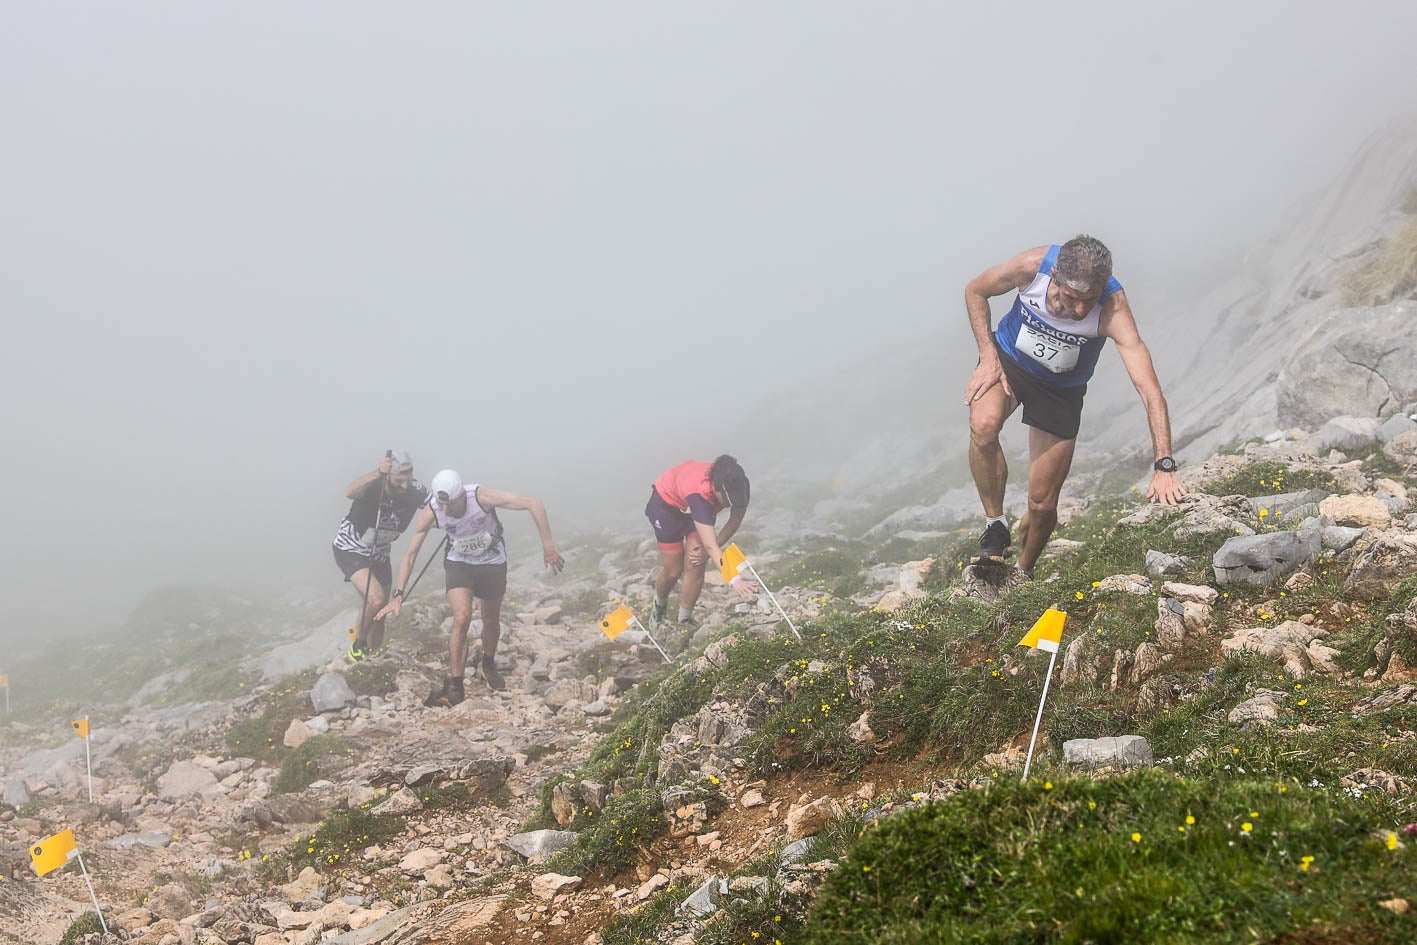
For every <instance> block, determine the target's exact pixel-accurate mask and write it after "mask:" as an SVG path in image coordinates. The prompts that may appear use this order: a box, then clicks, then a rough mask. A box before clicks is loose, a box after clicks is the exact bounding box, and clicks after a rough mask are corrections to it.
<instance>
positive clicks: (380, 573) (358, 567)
mask: <svg viewBox="0 0 1417 945" xmlns="http://www.w3.org/2000/svg"><path fill="white" fill-rule="evenodd" d="M335 564H337V565H339V569H340V570H341V571H343V572H344V579H345V580H346V581H348V580H349V579H350V578H352V577H354V575H355V574H356V573H357V572H359V571H363V570H364V569H365V568H367V567H369V556H368V555H361V554H359V553H357V552H354V551H345V550H344V549H343V548H335ZM374 580H376V581H378V582H379V583H380V584H382V585H384V590H388V589H389V585H390V584H392V583H393V582H394V569H393V566H392V565H391V564H390V563H389V559H388V558H385V559H384V560H383V561H375V562H374Z"/></svg>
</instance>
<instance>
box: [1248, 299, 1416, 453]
mask: <svg viewBox="0 0 1417 945" xmlns="http://www.w3.org/2000/svg"><path fill="white" fill-rule="evenodd" d="M1414 322H1417V305H1413V304H1412V303H1410V302H1396V303H1393V304H1392V305H1381V306H1377V307H1374V308H1354V309H1345V310H1342V311H1337V312H1334V313H1332V314H1331V315H1329V316H1328V317H1327V318H1325V319H1324V321H1323V323H1322V324H1321V325H1320V326H1319V328H1318V330H1317V331H1315V332H1314V333H1313V334H1312V335H1310V337H1309V338H1308V340H1307V341H1306V342H1305V343H1304V345H1303V346H1302V347H1300V348H1299V350H1298V351H1297V352H1295V354H1294V355H1293V356H1292V357H1290V358H1289V359H1288V361H1287V362H1286V363H1285V365H1284V367H1283V368H1282V369H1281V370H1280V372H1279V376H1278V378H1277V380H1276V397H1277V403H1276V406H1277V409H1278V416H1279V422H1280V425H1282V426H1298V427H1303V428H1305V429H1308V430H1313V429H1317V428H1319V427H1320V426H1321V425H1323V424H1324V423H1325V422H1326V421H1327V420H1328V419H1329V418H1330V417H1341V416H1358V417H1377V416H1378V415H1379V414H1380V413H1383V412H1384V408H1386V409H1387V410H1391V409H1392V408H1393V407H1394V406H1396V405H1398V404H1405V403H1408V402H1410V401H1412V400H1413V399H1414V398H1417V332H1414V331H1413V330H1412V326H1413V324H1414ZM1375 434H1376V431H1375ZM1337 448H1339V449H1343V447H1341V446H1340V447H1337Z"/></svg>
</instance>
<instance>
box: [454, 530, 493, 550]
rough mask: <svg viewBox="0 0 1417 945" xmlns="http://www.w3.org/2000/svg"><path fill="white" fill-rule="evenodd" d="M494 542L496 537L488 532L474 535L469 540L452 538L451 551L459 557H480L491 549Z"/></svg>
mask: <svg viewBox="0 0 1417 945" xmlns="http://www.w3.org/2000/svg"><path fill="white" fill-rule="evenodd" d="M496 540H497V536H495V535H493V534H492V533H490V532H483V533H482V534H481V535H474V536H472V537H471V538H454V539H453V541H452V542H451V544H452V546H453V551H455V552H457V553H458V554H460V555H480V554H482V553H483V552H484V551H486V550H487V549H488V548H491V547H492V543H493V542H494V541H496Z"/></svg>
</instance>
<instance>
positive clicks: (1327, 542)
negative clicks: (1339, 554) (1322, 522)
mask: <svg viewBox="0 0 1417 945" xmlns="http://www.w3.org/2000/svg"><path fill="white" fill-rule="evenodd" d="M1362 537H1363V529H1361V528H1346V527H1345V526H1343V525H1328V526H1325V527H1324V530H1323V531H1322V532H1320V533H1319V540H1320V542H1321V543H1322V544H1323V546H1324V547H1325V548H1327V549H1328V550H1329V551H1345V550H1347V549H1348V548H1349V547H1350V546H1351V545H1352V544H1353V543H1354V542H1355V541H1357V540H1358V539H1359V538H1362Z"/></svg>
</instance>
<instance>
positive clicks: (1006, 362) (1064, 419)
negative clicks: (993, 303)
mask: <svg viewBox="0 0 1417 945" xmlns="http://www.w3.org/2000/svg"><path fill="white" fill-rule="evenodd" d="M994 350H995V351H996V352H998V354H999V363H1000V364H1001V365H1003V368H1004V377H1006V378H1008V381H1009V389H1010V390H1012V391H1013V392H1014V398H1015V399H1016V400H1017V401H1018V402H1019V403H1021V404H1023V422H1024V423H1025V424H1027V425H1028V426H1031V427H1037V428H1038V429H1040V430H1042V431H1044V432H1045V433H1051V434H1053V435H1054V436H1057V437H1062V438H1063V439H1065V440H1075V439H1077V435H1078V428H1079V427H1080V426H1081V425H1082V398H1083V396H1084V395H1085V394H1087V385H1086V384H1080V385H1078V386H1077V387H1055V386H1053V385H1052V384H1045V383H1044V382H1043V381H1040V380H1038V379H1037V378H1035V377H1034V376H1033V375H1032V374H1029V373H1028V372H1027V371H1025V370H1024V369H1023V368H1021V367H1019V365H1018V362H1016V361H1015V360H1014V359H1013V358H1012V357H1010V356H1009V355H1008V354H1006V353H1005V352H1004V349H1002V348H1000V347H999V342H998V341H997V340H996V341H995V342H994Z"/></svg>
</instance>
